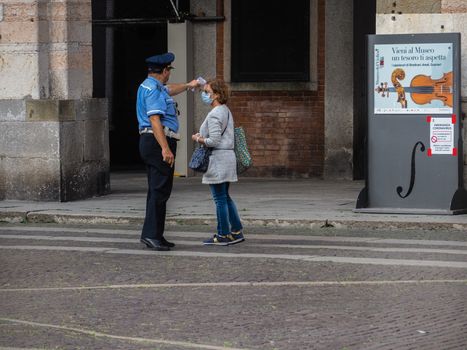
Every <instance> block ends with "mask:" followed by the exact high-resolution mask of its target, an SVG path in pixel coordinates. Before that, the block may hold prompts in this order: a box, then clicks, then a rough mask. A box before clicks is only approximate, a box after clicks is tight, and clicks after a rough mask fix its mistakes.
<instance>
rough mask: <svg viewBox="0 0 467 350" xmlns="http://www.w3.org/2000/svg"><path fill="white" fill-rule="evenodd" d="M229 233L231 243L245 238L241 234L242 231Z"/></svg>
mask: <svg viewBox="0 0 467 350" xmlns="http://www.w3.org/2000/svg"><path fill="white" fill-rule="evenodd" d="M231 235H232V237H233V241H232V244H235V243H240V242H243V241H244V240H245V237H244V236H243V232H242V231H237V232H231Z"/></svg>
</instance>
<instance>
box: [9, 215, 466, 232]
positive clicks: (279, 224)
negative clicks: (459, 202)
mask: <svg viewBox="0 0 467 350" xmlns="http://www.w3.org/2000/svg"><path fill="white" fill-rule="evenodd" d="M143 220H144V218H143V217H138V216H118V215H109V214H106V215H99V214H93V215H90V214H63V213H44V212H34V211H33V212H8V211H6V212H0V222H7V223H54V224H62V225H63V224H70V225H73V224H74V225H79V224H81V225H82V224H86V225H129V226H132V225H142V224H143ZM242 222H243V223H244V225H245V226H251V227H274V228H303V229H317V228H327V227H333V228H336V229H349V228H351V229H366V230H372V229H374V230H395V229H406V230H415V229H417V230H448V231H450V230H453V231H464V232H467V223H465V224H464V223H449V222H420V221H389V220H388V221H381V220H374V221H373V220H352V219H319V220H317V219H310V220H301V219H256V218H242ZM167 225H172V226H178V225H179V226H189V225H211V226H212V225H216V218H215V217H213V216H206V217H184V216H175V217H168V218H167Z"/></svg>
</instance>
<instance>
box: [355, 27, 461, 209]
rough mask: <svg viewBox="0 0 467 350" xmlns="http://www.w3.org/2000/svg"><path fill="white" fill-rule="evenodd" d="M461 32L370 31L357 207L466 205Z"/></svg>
mask: <svg viewBox="0 0 467 350" xmlns="http://www.w3.org/2000/svg"><path fill="white" fill-rule="evenodd" d="M460 58H461V52H460V34H459V33H447V34H402V35H369V36H368V67H369V68H368V82H367V83H368V135H367V153H366V154H367V159H366V176H365V180H366V183H365V188H364V189H363V190H362V191H361V193H360V195H359V197H358V200H357V206H356V209H355V210H354V211H355V212H364V213H407V214H411V213H421V214H461V213H467V192H466V190H465V189H464V177H463V168H464V164H463V141H462V132H461V130H462V116H461V113H462V112H461V99H460V88H461V59H460Z"/></svg>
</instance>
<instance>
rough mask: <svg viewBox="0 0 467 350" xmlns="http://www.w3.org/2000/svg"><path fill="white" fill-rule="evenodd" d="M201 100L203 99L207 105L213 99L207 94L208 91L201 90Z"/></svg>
mask: <svg viewBox="0 0 467 350" xmlns="http://www.w3.org/2000/svg"><path fill="white" fill-rule="evenodd" d="M201 100H202V101H203V103H205V104H207V105H210V104H211V103H212V101H213V99H212V98H211V96H209V92H206V91H203V92H202V93H201Z"/></svg>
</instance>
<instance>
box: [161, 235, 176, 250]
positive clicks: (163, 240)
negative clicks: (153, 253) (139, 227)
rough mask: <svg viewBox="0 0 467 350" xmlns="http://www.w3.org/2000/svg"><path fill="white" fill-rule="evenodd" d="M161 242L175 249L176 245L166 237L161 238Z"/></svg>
mask: <svg viewBox="0 0 467 350" xmlns="http://www.w3.org/2000/svg"><path fill="white" fill-rule="evenodd" d="M161 242H162V244H164V245H166V246H167V247H169V248H173V247H175V243H172V242H169V241H168V240H166V239H165V238H164V237H162V238H161Z"/></svg>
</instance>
